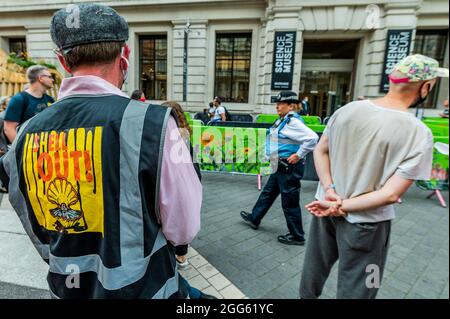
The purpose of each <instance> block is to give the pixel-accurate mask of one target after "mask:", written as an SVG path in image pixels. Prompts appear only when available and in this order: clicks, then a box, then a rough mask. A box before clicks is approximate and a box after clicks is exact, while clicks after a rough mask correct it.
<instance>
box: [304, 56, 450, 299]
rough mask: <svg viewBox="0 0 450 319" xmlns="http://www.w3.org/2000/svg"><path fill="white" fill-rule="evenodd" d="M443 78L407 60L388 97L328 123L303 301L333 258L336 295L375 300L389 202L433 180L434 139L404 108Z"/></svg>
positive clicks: (390, 215)
mask: <svg viewBox="0 0 450 319" xmlns="http://www.w3.org/2000/svg"><path fill="white" fill-rule="evenodd" d="M448 76H449V72H448V69H443V68H439V64H438V62H437V61H436V60H434V59H431V58H429V57H426V56H423V55H411V56H408V57H406V58H404V59H403V60H401V61H400V62H399V63H398V64H397V65H396V66H395V67H394V68H393V71H392V73H391V74H390V75H389V79H390V88H389V92H388V94H387V95H386V96H384V97H381V98H378V99H374V100H364V101H355V102H352V103H349V104H347V105H346V106H344V107H342V108H340V109H339V110H338V111H336V112H335V113H334V114H333V116H332V117H331V118H330V120H329V122H328V125H327V127H326V129H325V131H324V133H323V135H322V137H321V139H320V141H319V143H318V144H317V147H316V149H315V151H314V163H315V166H316V171H317V174H318V176H319V179H320V183H319V185H318V189H317V193H316V199H317V201H314V202H312V203H310V204H308V205H306V208H307V209H308V210H309V212H310V213H311V214H312V215H313V217H312V220H311V224H310V231H309V236H310V238H311V239H312V240H309V241H308V246H307V248H306V254H305V259H304V266H303V271H302V277H301V283H300V297H301V298H304V299H309V298H318V297H319V296H320V294H321V292H322V289H323V286H324V284H325V281H326V279H327V277H328V275H329V273H330V271H331V268H332V267H333V265H334V263H335V262H336V261H337V260H338V259H339V271H338V284H337V287H338V288H337V296H336V297H337V298H338V299H341V298H349V299H369V298H375V297H376V295H377V292H378V288H379V286H380V283H381V279H382V276H383V269H384V266H385V263H386V258H387V253H388V249H389V238H390V233H391V222H392V220H393V219H394V218H395V211H394V206H393V204H395V203H397V201H398V199H399V198H401V197H402V195H403V194H404V193H405V192H406V191H407V190H408V188H409V187H410V186H411V185H412V184H413V183H414V181H415V180H429V179H430V175H431V164H432V159H433V135H432V133H431V131H430V129H429V128H427V127H426V126H425V125H424V124H423V123H422V122H421V121H420V120H419V119H417V118H416V117H415V116H414V115H413V114H411V113H410V112H408V109H409V108H410V107H415V106H417V105H420V104H421V103H423V102H424V101H425V100H426V98H427V97H428V95H429V94H430V92H431V90H432V89H433V87H434V86H435V84H436V81H437V78H438V77H448ZM368 265H371V268H370V270H369V269H368V268H367V266H368ZM371 276H372V277H371ZM374 276H376V277H374ZM374 282H376V283H377V284H374ZM367 283H369V285H368V284H367Z"/></svg>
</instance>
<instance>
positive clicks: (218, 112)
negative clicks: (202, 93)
mask: <svg viewBox="0 0 450 319" xmlns="http://www.w3.org/2000/svg"><path fill="white" fill-rule="evenodd" d="M213 103H214V106H215V108H216V109H215V111H214V117H213V119H212V121H213V122H226V121H227V117H226V111H225V108H224V107H223V106H222V105H221V104H222V100H221V99H220V98H219V97H218V96H216V97H215V98H214V101H213Z"/></svg>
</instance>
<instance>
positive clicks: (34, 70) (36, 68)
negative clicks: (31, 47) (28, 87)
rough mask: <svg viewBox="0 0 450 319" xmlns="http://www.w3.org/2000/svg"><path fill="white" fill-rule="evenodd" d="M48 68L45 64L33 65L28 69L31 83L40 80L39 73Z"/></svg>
mask: <svg viewBox="0 0 450 319" xmlns="http://www.w3.org/2000/svg"><path fill="white" fill-rule="evenodd" d="M44 70H48V68H47V67H45V66H43V65H33V66H30V67H29V68H28V69H27V78H28V81H30V83H31V84H32V83H34V82H36V81H37V80H38V78H39V75H41V73H42V71H44Z"/></svg>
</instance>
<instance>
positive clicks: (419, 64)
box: [389, 54, 449, 83]
mask: <svg viewBox="0 0 450 319" xmlns="http://www.w3.org/2000/svg"><path fill="white" fill-rule="evenodd" d="M396 71H397V72H401V73H403V74H404V75H405V76H404V77H397V76H393V75H392V74H391V75H389V79H390V80H391V81H392V82H394V83H408V82H420V81H428V80H432V79H435V78H437V77H441V78H448V77H449V72H448V69H445V68H440V67H439V62H438V61H436V60H435V59H432V58H430V57H427V56H424V55H421V54H414V55H410V56H407V57H406V58H404V59H403V60H401V61H400V62H399V63H398V64H397V65H396V66H395V67H394V69H393V71H392V72H396Z"/></svg>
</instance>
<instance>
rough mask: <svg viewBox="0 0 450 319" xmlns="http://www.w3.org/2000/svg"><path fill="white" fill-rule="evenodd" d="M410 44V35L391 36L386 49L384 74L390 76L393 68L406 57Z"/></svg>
mask: <svg viewBox="0 0 450 319" xmlns="http://www.w3.org/2000/svg"><path fill="white" fill-rule="evenodd" d="M409 44H410V33H409V32H401V33H399V34H392V35H390V37H389V40H388V48H387V55H386V69H385V73H386V74H390V73H391V72H392V70H393V68H394V66H395V65H396V64H397V63H398V62H399V61H400V60H402V59H403V58H405V57H407V56H408V53H409Z"/></svg>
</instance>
